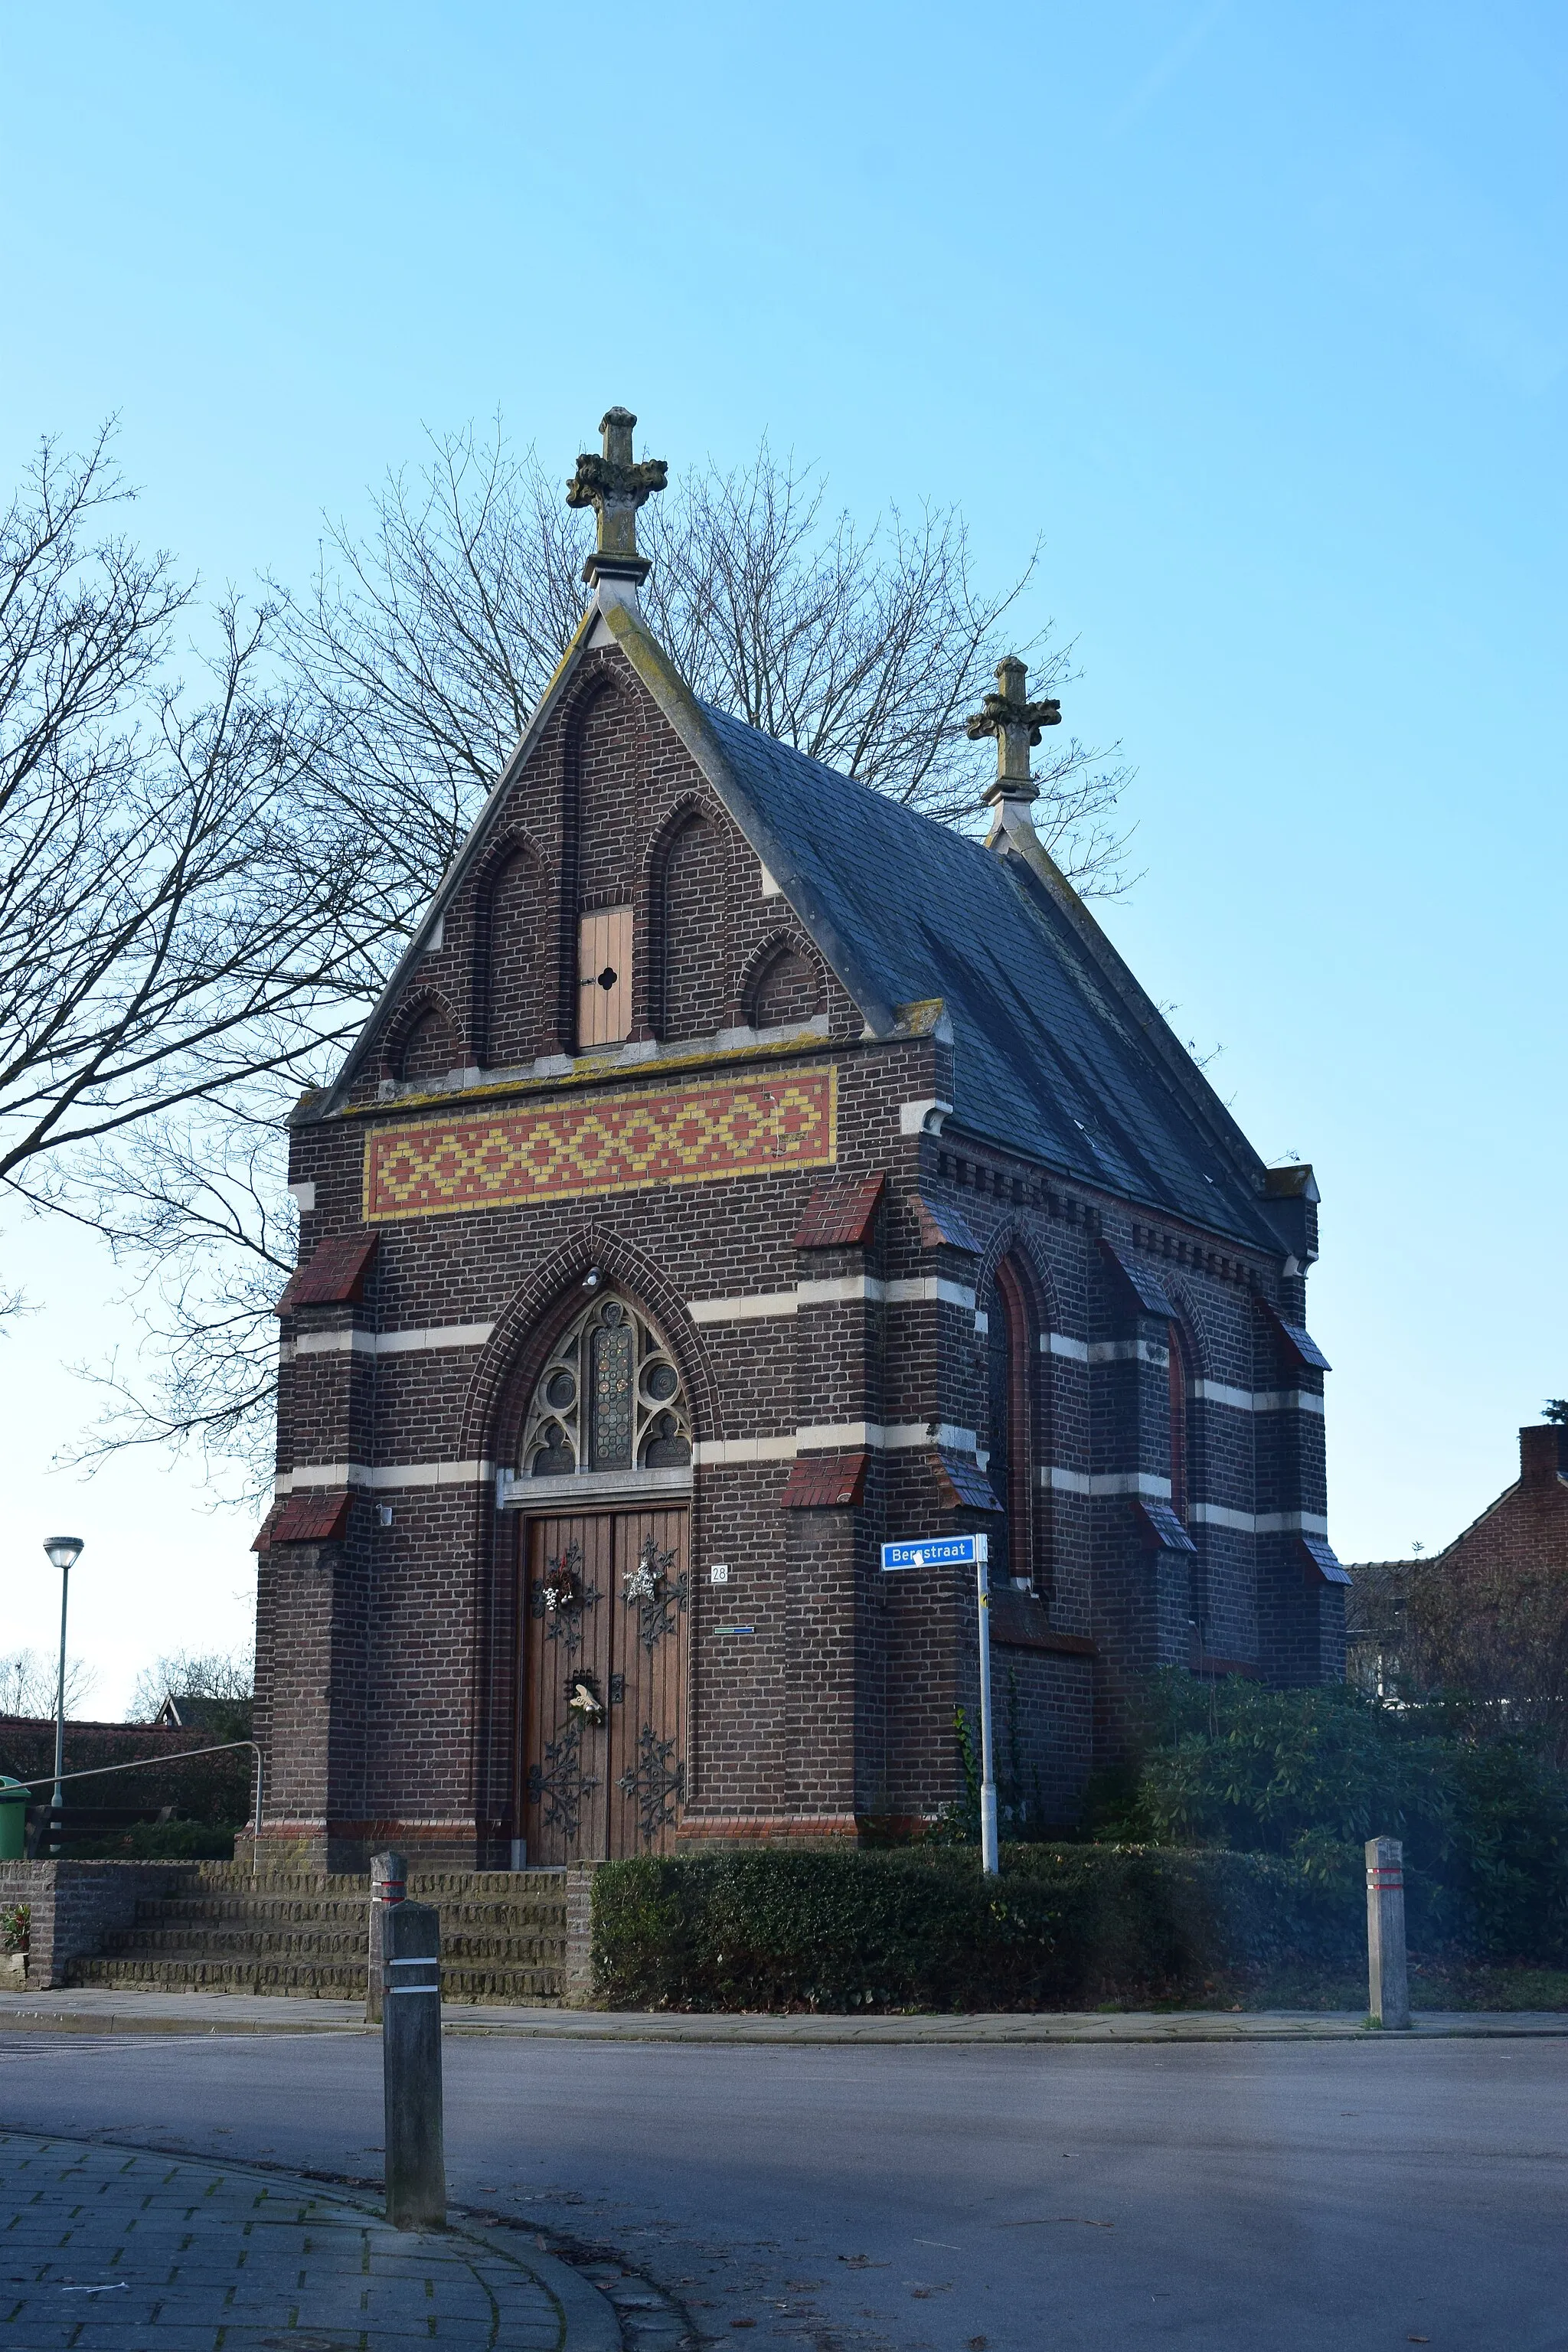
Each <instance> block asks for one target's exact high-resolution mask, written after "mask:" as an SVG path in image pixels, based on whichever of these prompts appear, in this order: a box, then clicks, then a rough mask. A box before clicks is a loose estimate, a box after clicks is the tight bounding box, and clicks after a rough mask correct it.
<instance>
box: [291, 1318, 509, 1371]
mask: <svg viewBox="0 0 1568 2352" xmlns="http://www.w3.org/2000/svg"><path fill="white" fill-rule="evenodd" d="M495 1328H496V1327H495V1325H494V1324H493V1323H432V1324H429V1325H427V1326H426V1328H423V1329H422V1330H416V1331H307V1332H306V1333H305V1334H304V1336H303V1338H302V1339H289V1340H285V1341H284V1343H283V1345H282V1347H281V1348H280V1349H279V1356H280V1357H281V1359H282V1360H283V1362H284V1363H286V1364H288V1363H292V1361H293V1360H294V1358H295V1357H296V1356H347V1355H355V1356H411V1355H421V1354H423V1353H424V1352H425V1350H426V1349H429V1348H482V1347H484V1346H485V1345H486V1344H487V1342H488V1341H489V1339H490V1336H491V1334H492V1333H493V1332H494V1330H495Z"/></svg>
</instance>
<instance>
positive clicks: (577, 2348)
mask: <svg viewBox="0 0 1568 2352" xmlns="http://www.w3.org/2000/svg"><path fill="white" fill-rule="evenodd" d="M263 2030H265V2029H263ZM32 2137H36V2138H44V2139H47V2140H48V2141H49V2142H50V2143H51V2144H53V2145H58V2146H60V2147H115V2148H123V2149H124V2150H125V2153H126V2154H127V2155H128V2156H155V2157H166V2158H170V2159H171V2160H172V2161H174V2163H177V2164H181V2165H185V2166H189V2167H190V2168H193V2169H195V2170H199V2171H203V2172H212V2173H218V2174H221V2175H222V2176H223V2178H224V2179H239V2180H254V2181H256V2182H258V2184H259V2185H260V2186H262V2187H264V2188H276V2187H278V2186H279V2184H282V2185H284V2186H286V2187H288V2188H290V2189H298V2190H300V2193H301V2195H303V2196H306V2197H310V2198H315V2199H317V2200H319V2201H321V2203H323V2204H325V2203H331V2204H336V2205H347V2206H352V2207H353V2210H354V2211H355V2212H358V2213H363V2214H365V2215H367V2216H368V2217H369V2219H370V2220H372V2221H380V2222H383V2223H386V2215H385V2213H384V2210H382V2208H381V2206H380V2205H379V2204H378V2203H376V2202H374V2200H372V2199H371V2198H370V2197H368V2196H367V2195H366V2193H365V2192H364V2190H363V2189H354V2188H353V2187H351V2186H349V2185H347V2184H346V2183H340V2182H339V2181H336V2180H331V2179H313V2178H312V2177H311V2176H310V2174H309V2173H305V2172H290V2171H289V2169H288V2168H286V2167H282V2166H280V2167H279V2168H277V2169H276V2170H271V2169H269V2168H267V2167H266V2166H263V2165H255V2164H230V2163H228V2162H227V2161H223V2162H218V2163H215V2162H214V2161H213V2159H212V2158H210V2157H204V2156H196V2155H189V2156H187V2155H186V2154H185V2153H184V2150H183V2149H179V2148H170V2147H143V2146H142V2145H141V2144H140V2143H139V2142H137V2141H135V2140H124V2139H113V2138H110V2137H107V2136H105V2137H102V2138H93V2139H82V2138H81V2137H79V2135H78V2134H77V2133H75V2132H46V2133H36V2134H33V2135H32ZM387 2226H390V2224H387ZM524 2226H526V2225H524ZM420 2234H421V2232H420V2231H417V2230H410V2231H407V2232H406V2235H407V2236H408V2237H409V2238H410V2239H411V2240H412V2239H415V2238H417V2237H418V2236H420ZM432 2234H439V2235H444V2236H446V2237H448V2238H461V2239H462V2240H463V2241H464V2242H465V2243H467V2244H468V2245H471V2246H477V2247H479V2249H481V2250H482V2252H485V2253H487V2254H489V2255H492V2256H493V2255H496V2254H500V2255H501V2256H502V2257H503V2258H504V2260H506V2261H507V2262H509V2263H515V2264H516V2266H517V2268H518V2269H519V2270H521V2271H527V2272H529V2273H531V2274H532V2276H534V2277H535V2278H537V2279H538V2281H539V2283H540V2284H541V2286H542V2287H543V2289H544V2291H545V2293H546V2294H548V2295H550V2297H551V2298H552V2301H553V2302H554V2303H555V2304H556V2305H558V2306H559V2308H560V2312H561V2321H562V2336H561V2347H560V2352H626V2338H625V2336H623V2335H622V2333H621V2323H620V2321H619V2319H618V2318H617V2317H616V2311H615V2306H614V2305H612V2304H611V2303H610V2301H609V2299H608V2297H607V2296H605V2295H603V2294H600V2292H599V2290H598V2288H597V2287H596V2286H592V2285H590V2284H589V2283H588V2281H587V2280H586V2279H585V2278H583V2277H582V2276H580V2274H579V2273H577V2272H576V2271H574V2269H573V2267H572V2265H571V2263H565V2262H563V2261H562V2260H561V2257H560V2256H559V2255H558V2254H549V2253H546V2252H544V2250H543V2249H542V2247H534V2246H531V2247H530V2248H529V2250H528V2252H527V2253H526V2254H524V2253H522V2252H519V2251H518V2250H517V2249H516V2248H515V2247H513V2246H510V2245H508V2244H506V2243H505V2242H504V2241H502V2240H501V2239H500V2233H499V2232H497V2231H490V2230H487V2229H483V2228H480V2229H475V2228H473V2227H472V2226H471V2225H469V2224H468V2223H467V2222H465V2221H448V2222H447V2227H446V2230H445V2231H442V2232H433V2233H432Z"/></svg>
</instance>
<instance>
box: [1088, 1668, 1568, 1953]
mask: <svg viewBox="0 0 1568 2352" xmlns="http://www.w3.org/2000/svg"><path fill="white" fill-rule="evenodd" d="M1089 1811H1090V1819H1091V1823H1092V1827H1093V1832H1094V1833H1095V1834H1097V1835H1099V1836H1101V1837H1104V1838H1108V1839H1112V1840H1116V1841H1123V1840H1126V1839H1129V1838H1131V1839H1140V1840H1148V1841H1150V1842H1152V1843H1161V1844H1165V1843H1169V1844H1180V1845H1184V1846H1188V1845H1192V1846H1214V1847H1223V1848H1225V1849H1226V1850H1227V1851H1232V1852H1237V1853H1266V1854H1272V1855H1275V1856H1277V1857H1278V1858H1279V1859H1280V1860H1284V1861H1289V1862H1291V1863H1293V1864H1296V1865H1297V1866H1298V1867H1299V1868H1300V1870H1301V1871H1302V1872H1303V1873H1304V1874H1306V1875H1307V1876H1308V1877H1310V1878H1311V1879H1313V1880H1315V1881H1317V1882H1318V1883H1319V1884H1320V1885H1322V1886H1323V1887H1324V1889H1325V1890H1333V1891H1335V1892H1337V1893H1338V1894H1339V1895H1342V1896H1343V1897H1344V1898H1345V1899H1347V1900H1348V1899H1349V1898H1350V1897H1352V1895H1354V1894H1355V1893H1356V1892H1357V1891H1358V1890H1359V1889H1360V1887H1361V1885H1362V1884H1363V1851H1362V1849H1363V1845H1364V1843H1365V1841H1366V1840H1367V1839H1368V1838H1369V1837H1376V1836H1392V1837H1398V1838H1400V1839H1402V1840H1403V1841H1404V1843H1405V1864H1406V1871H1405V1886H1406V1898H1405V1899H1406V1906H1407V1911H1408V1916H1409V1923H1410V1936H1411V1941H1412V1943H1413V1944H1415V1946H1416V1948H1453V1949H1459V1950H1467V1951H1471V1952H1474V1953H1478V1954H1484V1955H1485V1956H1487V1957H1489V1958H1515V1959H1535V1960H1554V1959H1559V1958H1563V1955H1564V1953H1565V1952H1568V1774H1565V1773H1564V1772H1563V1770H1562V1769H1560V1768H1559V1767H1558V1766H1556V1765H1555V1764H1554V1763H1552V1760H1551V1759H1550V1757H1549V1756H1548V1755H1547V1754H1546V1753H1545V1752H1544V1750H1543V1749H1542V1748H1541V1746H1540V1745H1539V1744H1538V1743H1537V1742H1535V1741H1533V1740H1531V1739H1530V1738H1512V1737H1507V1736H1504V1737H1498V1736H1496V1735H1495V1734H1493V1735H1492V1736H1480V1734H1479V1732H1478V1728H1477V1726H1476V1724H1475V1722H1474V1721H1473V1720H1472V1719H1471V1718H1470V1717H1468V1715H1467V1713H1466V1711H1465V1709H1464V1708H1463V1706H1461V1705H1460V1704H1459V1703H1458V1702H1456V1701H1451V1700H1450V1701H1432V1702H1429V1703H1427V1704H1426V1705H1424V1706H1387V1705H1384V1704H1383V1703H1382V1702H1380V1701H1379V1700H1378V1699H1376V1698H1375V1697H1373V1696H1370V1695H1369V1694H1367V1693H1365V1692H1363V1691H1360V1690H1355V1689H1352V1688H1348V1687H1346V1686H1343V1685H1331V1686H1328V1687H1323V1688H1315V1689H1306V1690H1283V1691H1279V1690H1267V1689H1264V1688H1262V1687H1260V1686H1259V1685H1257V1684H1255V1683H1249V1682H1245V1681H1243V1680H1241V1679H1240V1678H1239V1677H1232V1678H1230V1679H1228V1680H1226V1682H1224V1683H1222V1684H1220V1685H1204V1684H1201V1683H1196V1682H1194V1680H1193V1678H1192V1676H1191V1675H1180V1674H1173V1673H1172V1674H1163V1675H1154V1676H1152V1678H1151V1680H1150V1683H1149V1684H1148V1685H1147V1687H1146V1690H1145V1693H1144V1700H1143V1706H1142V1718H1141V1721H1140V1722H1139V1724H1138V1726H1137V1731H1136V1741H1135V1749H1134V1754H1133V1758H1132V1760H1131V1763H1130V1764H1129V1765H1128V1766H1127V1767H1125V1768H1123V1769H1121V1771H1119V1772H1116V1773H1111V1774H1105V1775H1102V1776H1100V1779H1099V1780H1097V1782H1096V1784H1095V1786H1094V1787H1093V1789H1092V1790H1091V1792H1090V1801H1089Z"/></svg>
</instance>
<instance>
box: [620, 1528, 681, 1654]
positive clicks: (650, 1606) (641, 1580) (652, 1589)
mask: <svg viewBox="0 0 1568 2352" xmlns="http://www.w3.org/2000/svg"><path fill="white" fill-rule="evenodd" d="M674 1566H675V1554H674V1552H673V1551H660V1549H659V1548H658V1537H657V1536H655V1535H654V1534H653V1533H652V1532H651V1530H650V1532H649V1533H648V1534H647V1535H646V1536H644V1538H643V1539H642V1549H641V1550H640V1551H639V1552H638V1554H637V1566H636V1567H635V1568H630V1569H628V1570H626V1575H625V1576H624V1577H623V1578H622V1580H621V1591H622V1593H623V1595H624V1597H625V1600H626V1607H627V1608H628V1609H635V1610H636V1611H637V1619H638V1622H637V1638H638V1640H639V1641H640V1642H641V1643H642V1645H643V1648H644V1649H645V1650H646V1651H647V1654H648V1656H649V1657H650V1658H651V1657H652V1655H653V1654H654V1652H655V1650H656V1649H657V1648H658V1644H659V1643H660V1642H661V1641H662V1640H663V1639H664V1636H665V1635H666V1634H667V1633H674V1631H675V1627H676V1622H677V1620H678V1619H679V1615H680V1612H681V1611H682V1610H683V1609H684V1608H685V1606H686V1571H685V1570H684V1569H683V1570H681V1573H680V1576H679V1579H678V1580H672V1579H671V1576H670V1570H672V1569H673V1568H674Z"/></svg>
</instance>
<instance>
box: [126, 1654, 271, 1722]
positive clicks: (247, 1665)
mask: <svg viewBox="0 0 1568 2352" xmlns="http://www.w3.org/2000/svg"><path fill="white" fill-rule="evenodd" d="M255 1686H256V1661H255V1659H254V1657H252V1655H251V1654H250V1653H249V1652H248V1651H244V1652H241V1651H235V1652H232V1653H231V1652H228V1651H225V1650H175V1651H174V1652H173V1653H172V1654H171V1655H170V1656H168V1657H166V1658H154V1659H153V1663H152V1664H151V1665H147V1666H143V1667H142V1671H141V1673H140V1674H139V1675H137V1677H136V1684H135V1687H134V1689H133V1690H132V1694H131V1704H130V1706H128V1707H127V1708H126V1710H125V1720H126V1722H127V1723H151V1722H152V1720H153V1717H154V1716H155V1715H156V1714H157V1712H158V1710H159V1708H160V1707H161V1706H163V1701H164V1700H165V1699H166V1698H168V1697H169V1696H171V1694H172V1695H173V1696H174V1697H176V1698H208V1699H221V1700H223V1701H224V1702H226V1704H227V1705H229V1706H234V1707H237V1708H239V1707H243V1706H245V1705H246V1704H247V1702H248V1700H249V1699H250V1697H251V1696H252V1693H253V1692H254V1690H255Z"/></svg>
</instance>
